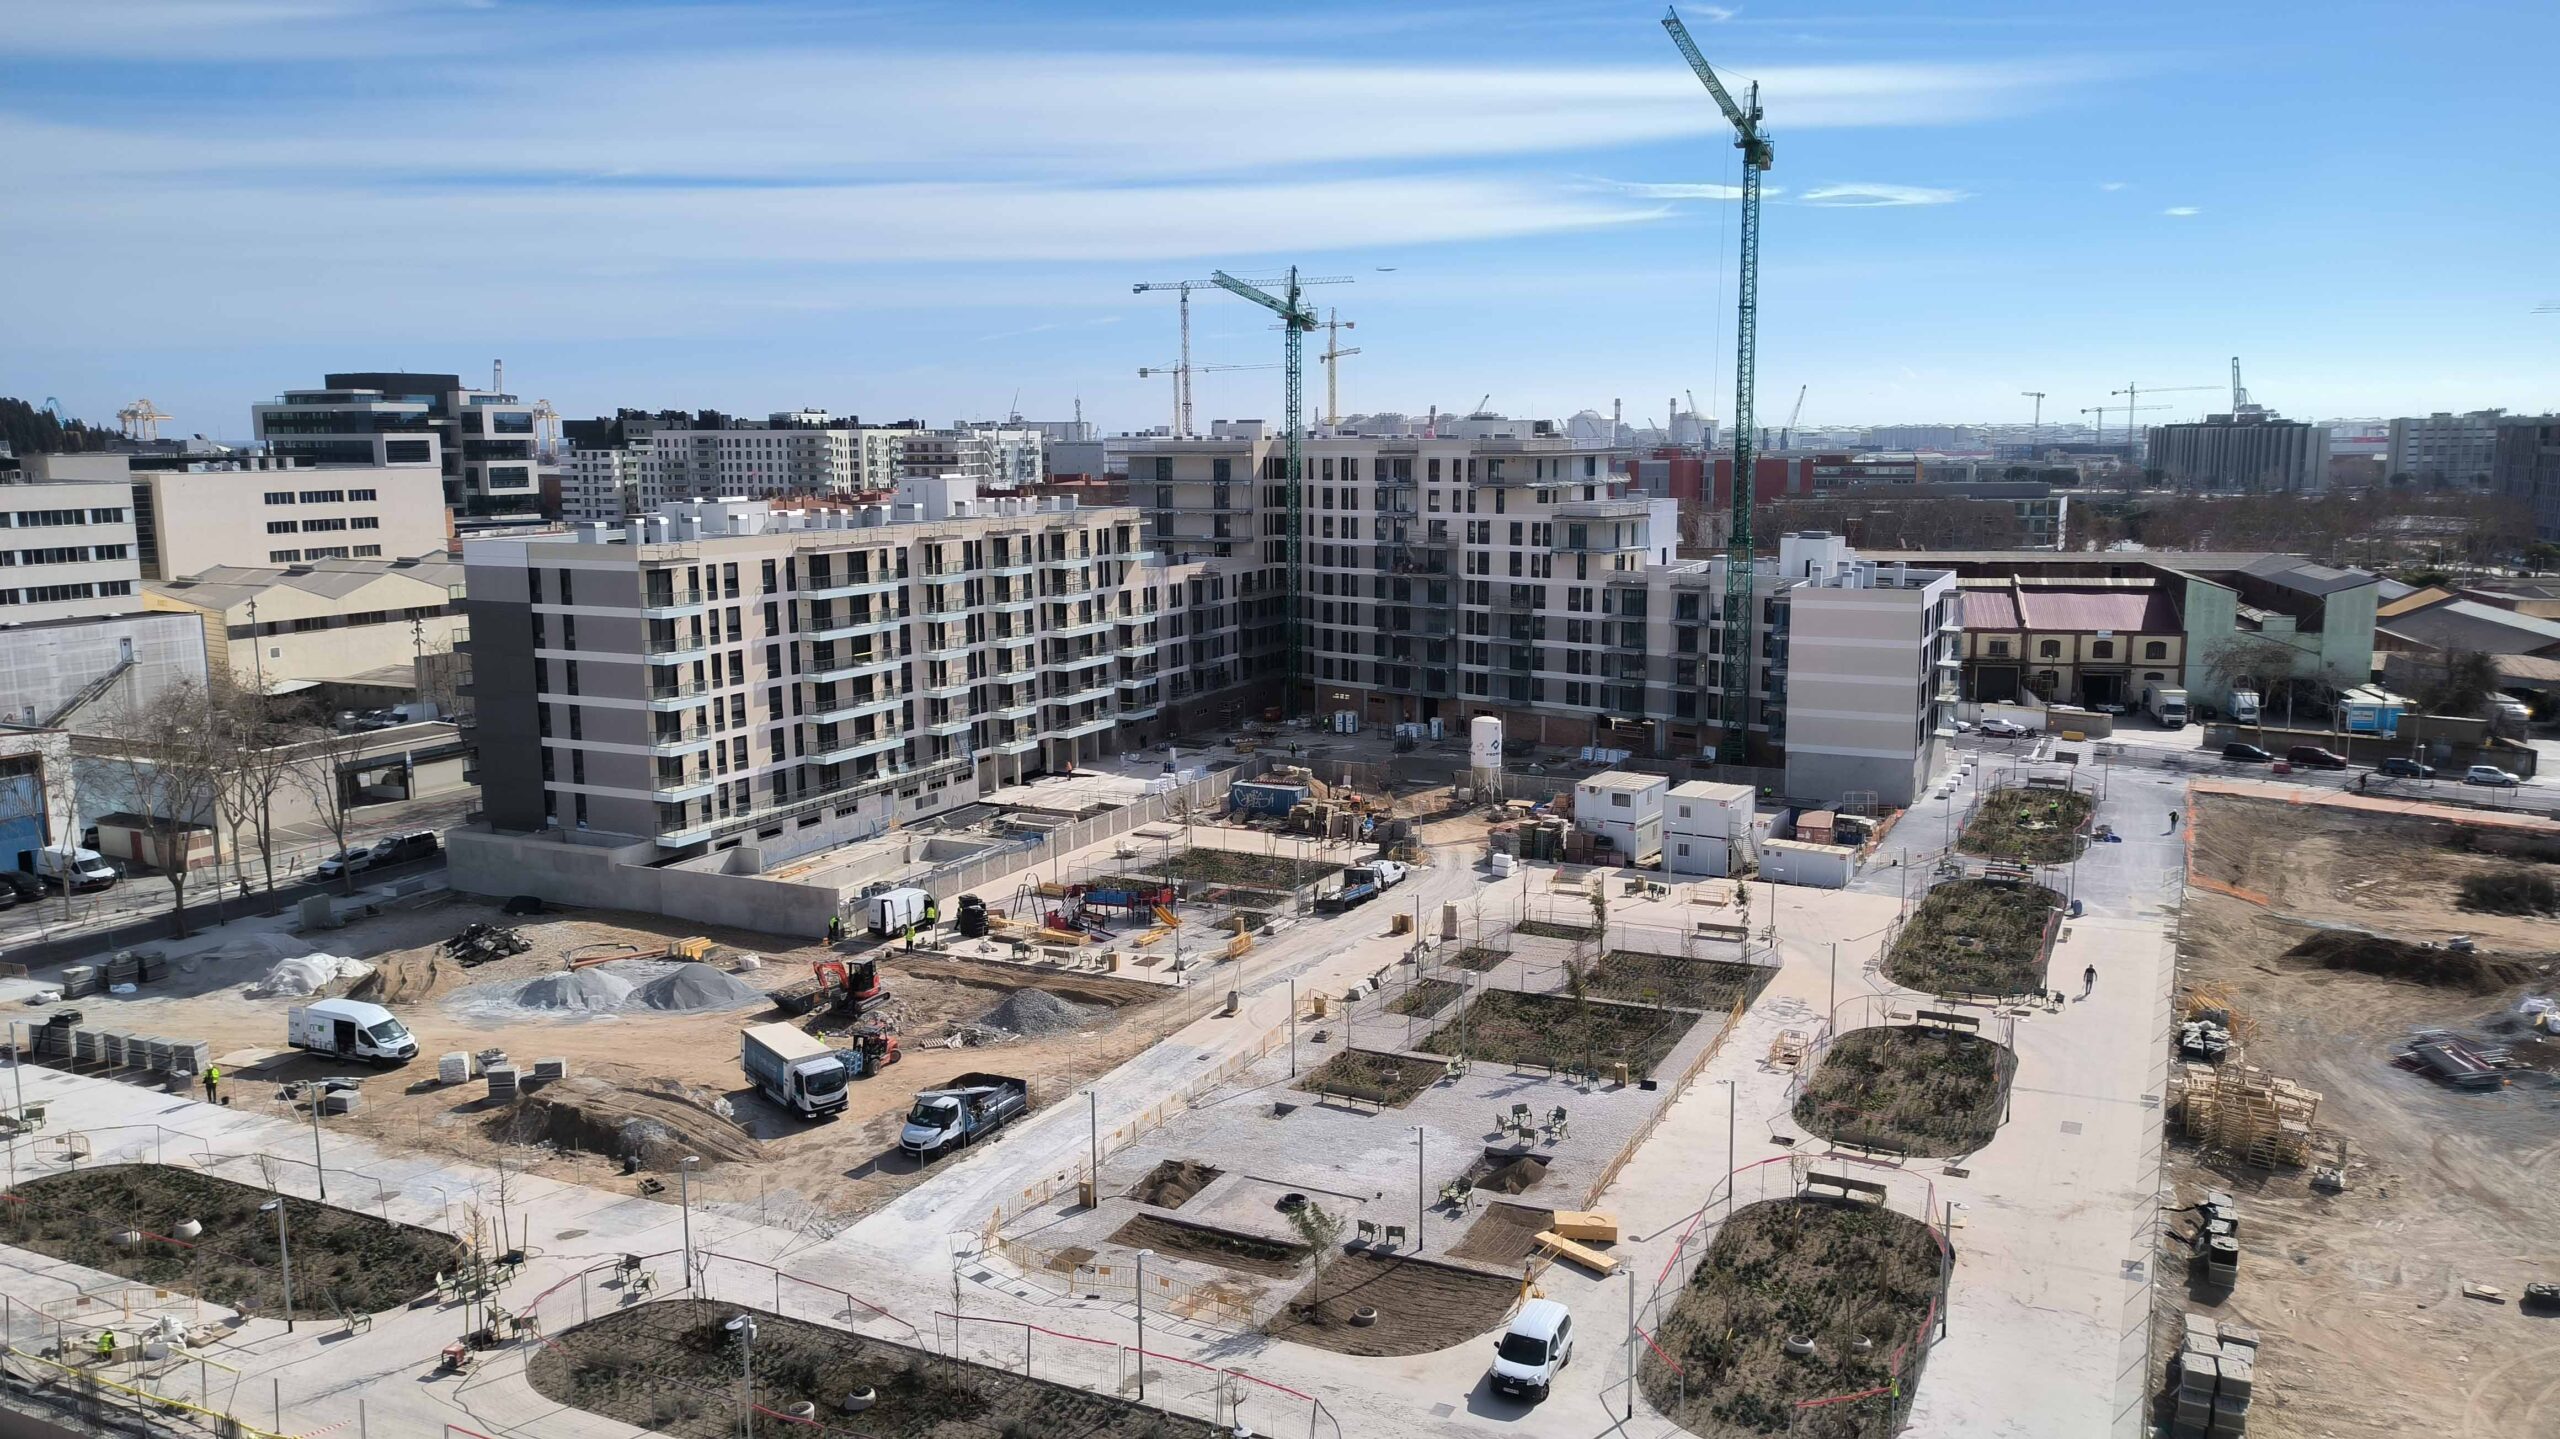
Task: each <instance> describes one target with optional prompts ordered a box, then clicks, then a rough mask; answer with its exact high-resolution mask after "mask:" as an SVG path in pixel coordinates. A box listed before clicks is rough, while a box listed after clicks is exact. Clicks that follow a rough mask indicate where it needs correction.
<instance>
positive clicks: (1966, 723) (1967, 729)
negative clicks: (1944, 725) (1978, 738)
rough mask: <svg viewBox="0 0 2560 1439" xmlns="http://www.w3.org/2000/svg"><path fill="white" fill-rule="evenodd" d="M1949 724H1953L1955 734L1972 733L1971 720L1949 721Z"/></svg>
mask: <svg viewBox="0 0 2560 1439" xmlns="http://www.w3.org/2000/svg"><path fill="white" fill-rule="evenodd" d="M1950 723H1952V724H1953V726H1954V727H1955V732H1956V733H1957V734H1971V733H1973V721H1971V720H1969V719H1960V720H1954V721H1951V722H1950Z"/></svg>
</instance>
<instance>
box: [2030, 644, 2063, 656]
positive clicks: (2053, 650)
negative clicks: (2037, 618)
mask: <svg viewBox="0 0 2560 1439" xmlns="http://www.w3.org/2000/svg"><path fill="white" fill-rule="evenodd" d="M2036 658H2037V659H2040V660H2058V659H2060V658H2062V641H2060V640H2038V641H2036Z"/></svg>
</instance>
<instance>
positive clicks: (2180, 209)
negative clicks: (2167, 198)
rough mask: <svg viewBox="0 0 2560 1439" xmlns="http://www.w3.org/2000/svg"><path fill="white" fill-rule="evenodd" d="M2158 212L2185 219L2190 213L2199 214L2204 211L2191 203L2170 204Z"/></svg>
mask: <svg viewBox="0 0 2560 1439" xmlns="http://www.w3.org/2000/svg"><path fill="white" fill-rule="evenodd" d="M2160 213H2161V214H2163V215H2174V216H2176V217H2177V218H2179V219H2181V220H2183V219H2186V218H2187V217H2188V216H2190V215H2201V214H2203V213H2204V211H2202V210H2199V209H2197V208H2196V207H2195V206H2193V205H2172V206H2170V207H2169V208H2168V209H2166V210H2163V211H2161V212H2160Z"/></svg>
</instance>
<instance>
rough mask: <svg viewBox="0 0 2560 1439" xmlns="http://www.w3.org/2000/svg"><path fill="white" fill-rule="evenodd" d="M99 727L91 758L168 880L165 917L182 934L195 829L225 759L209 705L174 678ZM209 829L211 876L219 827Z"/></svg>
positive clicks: (215, 804) (217, 793)
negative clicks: (102, 746) (99, 748)
mask: <svg viewBox="0 0 2560 1439" xmlns="http://www.w3.org/2000/svg"><path fill="white" fill-rule="evenodd" d="M101 731H102V735H101V737H102V738H104V739H105V740H106V741H107V751H108V752H107V753H106V754H105V755H103V756H101V757H100V758H99V759H98V760H97V761H96V763H97V764H98V765H99V766H100V767H101V769H102V770H103V771H104V773H105V777H106V779H107V782H108V783H109V784H110V785H111V786H112V787H113V788H114V789H116V790H119V791H121V792H122V799H123V807H124V808H125V809H126V810H127V811H129V812H130V813H132V814H133V815H134V816H135V817H136V819H137V820H138V822H139V824H140V827H141V830H142V833H143V834H144V836H145V837H146V838H148V839H149V840H150V843H151V849H152V852H153V857H154V858H155V860H156V861H157V862H158V863H159V865H160V868H161V875H162V877H163V878H165V879H166V880H167V881H168V883H169V905H170V922H171V925H172V927H173V928H174V930H175V932H176V937H178V938H180V939H184V938H185V937H186V934H187V881H188V879H189V878H190V877H191V876H190V873H189V862H190V860H192V858H193V857H194V852H195V851H194V846H195V835H196V832H197V830H199V829H200V828H203V827H204V826H206V825H207V824H208V823H210V822H212V821H213V820H214V819H215V818H216V817H217V811H218V809H219V805H220V797H221V793H222V787H223V783H224V771H225V769H226V768H227V767H228V765H229V762H230V752H229V746H228V744H227V743H226V741H225V735H224V732H223V727H222V725H221V723H220V722H219V719H218V716H217V709H216V706H215V704H214V702H213V699H212V696H211V695H209V694H208V693H207V692H206V691H205V689H204V688H203V687H202V686H200V685H197V684H195V683H193V682H192V681H190V682H186V683H182V684H176V685H172V686H170V687H169V688H167V689H165V690H163V691H161V692H160V693H159V694H158V695H155V696H153V697H152V698H150V699H148V700H145V701H142V702H141V703H139V704H132V705H127V706H125V707H124V708H123V709H121V710H119V711H117V712H116V713H115V714H114V715H113V716H112V717H111V718H110V719H109V720H108V721H107V723H106V724H105V725H103V726H102V727H101ZM215 837H216V842H217V853H216V855H215V863H216V875H217V883H218V882H219V873H220V870H219V865H220V859H221V856H220V854H219V852H218V847H219V839H220V832H219V831H216V832H215Z"/></svg>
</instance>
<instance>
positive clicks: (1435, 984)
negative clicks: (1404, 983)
mask: <svg viewBox="0 0 2560 1439" xmlns="http://www.w3.org/2000/svg"><path fill="white" fill-rule="evenodd" d="M1464 992H1465V989H1464V987H1463V986H1461V985H1459V984H1458V983H1457V982H1456V981H1455V980H1448V979H1425V980H1419V981H1417V982H1415V984H1414V985H1413V987H1412V988H1410V989H1407V990H1406V991H1405V992H1404V993H1402V994H1400V995H1397V996H1396V998H1395V1001H1394V1002H1393V1003H1391V1004H1389V1005H1388V1006H1387V1013H1389V1014H1418V1015H1422V1016H1423V1017H1425V1018H1428V1017H1430V1016H1432V1015H1435V1014H1438V1013H1439V1012H1440V1011H1442V1010H1444V1009H1447V1008H1448V1007H1449V1001H1451V1000H1453V999H1456V998H1457V997H1458V996H1459V995H1460V994H1462V993H1464Z"/></svg>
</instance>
